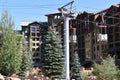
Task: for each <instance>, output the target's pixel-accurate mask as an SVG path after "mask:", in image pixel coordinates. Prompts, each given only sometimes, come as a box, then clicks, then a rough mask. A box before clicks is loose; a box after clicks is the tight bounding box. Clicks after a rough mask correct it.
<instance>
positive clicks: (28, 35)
mask: <svg viewBox="0 0 120 80" xmlns="http://www.w3.org/2000/svg"><path fill="white" fill-rule="evenodd" d="M47 26H48V24H47V22H37V21H35V22H22V24H21V27H22V34H23V35H24V38H25V43H26V45H27V51H28V52H30V53H31V52H32V54H33V61H34V66H40V65H41V64H40V61H41V43H42V40H43V36H44V32H45V31H44V30H45V28H46V27H47Z"/></svg>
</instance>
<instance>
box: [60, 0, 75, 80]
mask: <svg viewBox="0 0 120 80" xmlns="http://www.w3.org/2000/svg"><path fill="white" fill-rule="evenodd" d="M73 3H74V1H71V2H69V3H68V4H66V5H64V6H62V7H61V8H58V10H59V11H60V12H61V13H62V17H63V19H64V54H65V78H66V80H70V64H69V62H70V60H69V20H70V16H71V15H72V14H74V13H73V12H72V4H73ZM68 5H70V10H68V9H66V8H65V7H66V6H68Z"/></svg>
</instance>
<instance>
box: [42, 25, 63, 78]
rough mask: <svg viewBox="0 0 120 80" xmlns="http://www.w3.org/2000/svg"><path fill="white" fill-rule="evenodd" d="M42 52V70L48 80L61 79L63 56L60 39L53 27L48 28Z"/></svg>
mask: <svg viewBox="0 0 120 80" xmlns="http://www.w3.org/2000/svg"><path fill="white" fill-rule="evenodd" d="M43 44H44V48H43V49H44V50H42V51H43V64H44V66H43V69H44V70H45V72H46V74H45V75H46V76H48V77H50V78H63V74H64V55H63V50H62V44H61V37H60V36H59V35H58V32H57V31H56V29H55V28H54V27H53V26H50V27H49V29H48V32H47V35H46V36H45V41H44V43H43Z"/></svg>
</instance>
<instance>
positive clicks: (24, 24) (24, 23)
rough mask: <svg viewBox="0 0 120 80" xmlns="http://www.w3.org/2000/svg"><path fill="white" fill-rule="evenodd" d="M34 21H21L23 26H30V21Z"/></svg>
mask: <svg viewBox="0 0 120 80" xmlns="http://www.w3.org/2000/svg"><path fill="white" fill-rule="evenodd" d="M32 22H33V21H23V22H21V25H22V26H28V25H29V24H30V23H32Z"/></svg>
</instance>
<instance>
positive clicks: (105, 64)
mask: <svg viewBox="0 0 120 80" xmlns="http://www.w3.org/2000/svg"><path fill="white" fill-rule="evenodd" d="M93 74H94V75H95V76H97V80H117V75H118V71H117V67H116V65H115V62H114V58H112V57H110V56H108V57H107V58H106V59H103V61H102V63H101V64H96V63H95V68H94V71H93Z"/></svg>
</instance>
